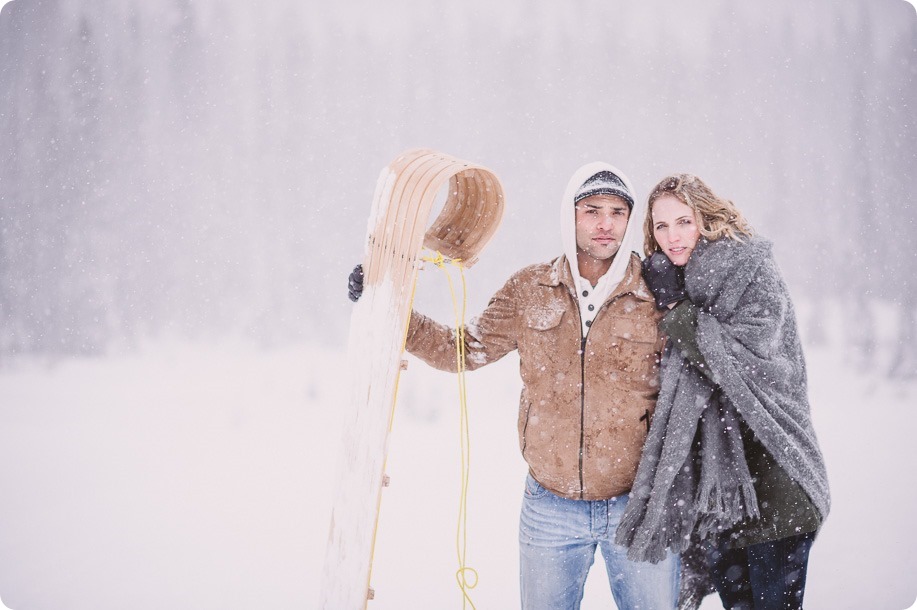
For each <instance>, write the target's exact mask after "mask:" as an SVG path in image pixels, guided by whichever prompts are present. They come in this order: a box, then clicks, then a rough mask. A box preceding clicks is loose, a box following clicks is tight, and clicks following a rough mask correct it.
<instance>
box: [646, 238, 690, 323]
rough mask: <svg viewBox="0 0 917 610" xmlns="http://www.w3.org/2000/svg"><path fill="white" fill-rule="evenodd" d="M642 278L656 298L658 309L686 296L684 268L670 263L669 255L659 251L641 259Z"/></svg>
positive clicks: (664, 307)
mask: <svg viewBox="0 0 917 610" xmlns="http://www.w3.org/2000/svg"><path fill="white" fill-rule="evenodd" d="M643 279H644V280H646V285H647V286H649V288H650V290H651V291H652V293H653V297H655V299H656V307H657V308H658V309H666V308H667V307H668V306H669V305H672V304H674V303H677V302H678V301H681V300H684V299H686V298H688V294H687V293H686V292H685V270H684V269H683V268H682V267H679V266H677V265H674V264H672V261H670V260H669V257H668V256H666V255H665V254H663V253H662V252H659V251H658V250H657V251H656V252H653V255H652V256H650V257H649V258H647V259H645V260H644V261H643Z"/></svg>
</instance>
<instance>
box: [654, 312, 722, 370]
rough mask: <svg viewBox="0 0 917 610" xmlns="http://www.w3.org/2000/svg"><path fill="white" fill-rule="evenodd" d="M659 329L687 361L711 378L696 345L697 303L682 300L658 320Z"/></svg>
mask: <svg viewBox="0 0 917 610" xmlns="http://www.w3.org/2000/svg"><path fill="white" fill-rule="evenodd" d="M659 330H660V331H662V332H663V333H664V334H665V335H666V336H667V337H668V338H669V340H670V341H671V342H672V343H673V344H674V345H676V346H677V347H678V348H679V349H680V350H681V353H682V354H684V356H685V358H687V359H688V362H690V363H691V364H692V365H693V366H695V367H697V369H698V370H699V371H700V372H701V373H703V374H704V375H706V376H707V377H708V378H710V379H711V380H712V377H711V376H710V371H709V369H708V367H707V362H706V361H705V360H704V356H703V354H701V352H700V348H698V346H697V305H695V304H694V303H692V302H691V301H689V300H688V299H685V300H683V301H682V302H681V303H679V304H678V305H677V306H675V307H674V308H672V309H671V310H669V311H668V312H667V313H666V314H665V316H664V317H663V318H662V320H660V321H659Z"/></svg>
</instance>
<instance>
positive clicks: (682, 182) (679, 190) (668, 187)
mask: <svg viewBox="0 0 917 610" xmlns="http://www.w3.org/2000/svg"><path fill="white" fill-rule="evenodd" d="M663 195H672V196H674V197H676V198H677V199H678V200H679V201H681V202H682V203H684V204H685V205H687V206H688V207H689V208H691V209H692V210H694V216H695V218H696V219H697V227H698V230H699V231H700V234H701V235H702V236H704V237H706V238H707V239H709V240H711V241H713V240H716V239H720V238H721V237H728V238H730V239H735V240H737V241H742V238H743V237H751V236H752V235H754V230H753V229H752V228H751V225H750V224H749V223H748V221H747V220H745V217H744V216H742V213H741V212H740V211H739V209H738V208H737V207H736V206H735V204H734V203H733V202H731V201H730V200H728V199H723V198H722V197H719V196H718V195H717V194H716V193H714V192H713V191H712V190H711V189H710V187H709V186H707V184H706V183H705V182H704V181H703V180H701V179H700V178H698V177H697V176H694V175H693V174H672V175H670V176H666V177H665V178H663V179H662V180H661V181H660V182H659V184H657V185H656V186H655V187H653V190H652V191H651V192H650V196H649V199H648V200H647V205H646V207H647V214H646V222H644V224H643V237H644V243H643V249H644V251H645V252H646V255H647V256H650V255H651V254H652V253H653V252H655V251H656V250H659V249H660V247H659V243H658V242H657V241H656V237H655V236H654V235H653V203H655V202H656V200H657V199H659V198H660V197H662V196H663Z"/></svg>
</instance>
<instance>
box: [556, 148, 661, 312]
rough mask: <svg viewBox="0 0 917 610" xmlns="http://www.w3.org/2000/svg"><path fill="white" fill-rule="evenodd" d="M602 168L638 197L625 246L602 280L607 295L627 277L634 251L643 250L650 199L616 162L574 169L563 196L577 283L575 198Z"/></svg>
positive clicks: (564, 232)
mask: <svg viewBox="0 0 917 610" xmlns="http://www.w3.org/2000/svg"><path fill="white" fill-rule="evenodd" d="M602 171H610V172H612V173H614V174H615V175H616V176H618V177H619V178H620V179H621V180H622V181H623V182H624V185H625V186H626V187H627V190H628V191H630V194H631V196H632V197H633V198H634V208H633V209H632V210H631V211H630V219H629V220H628V221H627V230H626V231H625V232H624V239H623V240H622V241H621V249H620V250H618V253H617V254H616V255H615V257H614V260H613V261H612V263H611V268H610V269H609V270H608V272H607V273H606V274H605V275H604V276H602V279H601V280H600V284H601V285H602V287H603V288H604V289H605V290H604V291H607V294H606V296H607V295H608V294H611V293H612V292H614V290H615V288H617V287H618V284H620V283H621V280H623V279H624V274H625V273H626V272H627V267H628V265H629V264H630V253H631V252H637V253H638V254H639V253H640V252H641V251H642V250H643V247H642V244H643V221H644V218H645V217H646V202H644V201H643V200H642V199H640V198H639V197H637V193H636V191H634V186H633V184H631V182H630V180H629V179H628V178H627V176H625V175H624V174H623V173H622V172H621V170H619V169H618V168H616V167H614V166H613V165H609V164H607V163H602V162H600V161H596V162H593V163H587V164H586V165H584V166H582V167H581V168H579V169H578V170H576V171H575V172H574V173H573V177H571V178H570V182H568V183H567V190H566V191H564V198H563V199H562V200H561V204H560V234H561V239H562V240H563V245H564V254H565V255H566V256H567V262H568V263H569V264H570V271H571V272H572V273H573V278H574V280H575V281H576V285H577V286H579V285H580V279H581V278H580V274H579V266H578V264H577V258H576V209H575V208H574V206H573V198H574V196H575V195H576V191H578V190H579V188H580V187H581V186H582V185H583V183H584V182H585V181H586V180H588V179H589V178H591V177H592V176H594V175H595V174H597V173H599V172H602ZM577 294H579V291H577Z"/></svg>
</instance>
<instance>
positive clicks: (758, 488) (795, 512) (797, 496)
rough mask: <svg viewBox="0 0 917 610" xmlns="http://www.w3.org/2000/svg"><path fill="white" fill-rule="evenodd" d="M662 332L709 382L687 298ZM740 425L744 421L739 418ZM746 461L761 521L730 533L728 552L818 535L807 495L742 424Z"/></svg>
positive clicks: (817, 520) (670, 315) (662, 324)
mask: <svg viewBox="0 0 917 610" xmlns="http://www.w3.org/2000/svg"><path fill="white" fill-rule="evenodd" d="M659 328H660V330H661V331H662V332H663V333H664V334H666V335H667V336H668V337H669V340H671V341H673V342H675V344H676V345H677V346H678V348H679V349H680V350H681V352H682V353H683V354H684V355H685V357H686V358H687V360H688V362H690V363H691V364H692V365H693V366H695V367H696V368H697V369H698V370H700V371H701V372H703V373H704V374H705V375H706V376H707V377H708V378H710V379H711V380H712V379H713V375H712V373H711V371H710V370H709V368H708V367H707V365H706V361H705V360H704V356H703V354H701V352H700V349H699V348H698V346H697V334H696V330H697V306H696V305H694V304H693V303H692V302H691V301H689V300H687V299H685V300H684V301H682V302H681V303H679V304H678V305H677V306H676V307H675V308H673V309H672V310H671V311H669V312H668V313H667V314H666V315H665V317H664V318H663V319H662V321H661V322H660V323H659ZM739 419H740V421H741V416H740V417H739ZM741 426H742V443H743V445H744V448H745V459H746V461H747V462H748V470H749V472H750V473H751V476H752V483H753V484H754V488H755V495H756V496H757V498H758V509H759V510H760V513H761V517H760V518H759V519H756V520H754V521H748V522H745V523H741V524H739V525H737V526H735V527H734V528H733V529H732V530H731V531H730V532H728V533H726V534H725V535H724V537H723V541H724V543H725V545H726V546H727V547H734V548H741V547H746V546H749V545H752V544H759V543H761V542H770V541H772V540H780V539H782V538H787V537H789V536H795V535H797V534H806V533H809V532H814V531H817V530H818V528H819V527H820V526H821V515H819V513H818V510H817V509H816V508H815V505H814V504H813V503H812V500H811V499H810V498H809V496H808V494H806V492H805V491H804V490H803V488H802V487H801V486H800V485H799V483H797V482H796V481H794V480H793V479H792V478H791V477H790V476H789V475H788V474H787V473H786V471H785V470H784V469H783V468H781V467H780V465H779V464H777V462H776V461H775V460H774V458H773V457H772V456H771V455H770V454H769V453H768V452H767V450H766V449H765V448H764V446H763V445H761V443H759V442H758V441H757V440H756V439H755V437H754V434H753V433H752V432H751V430H750V429H749V428H748V426H747V425H745V422H744V421H741Z"/></svg>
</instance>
